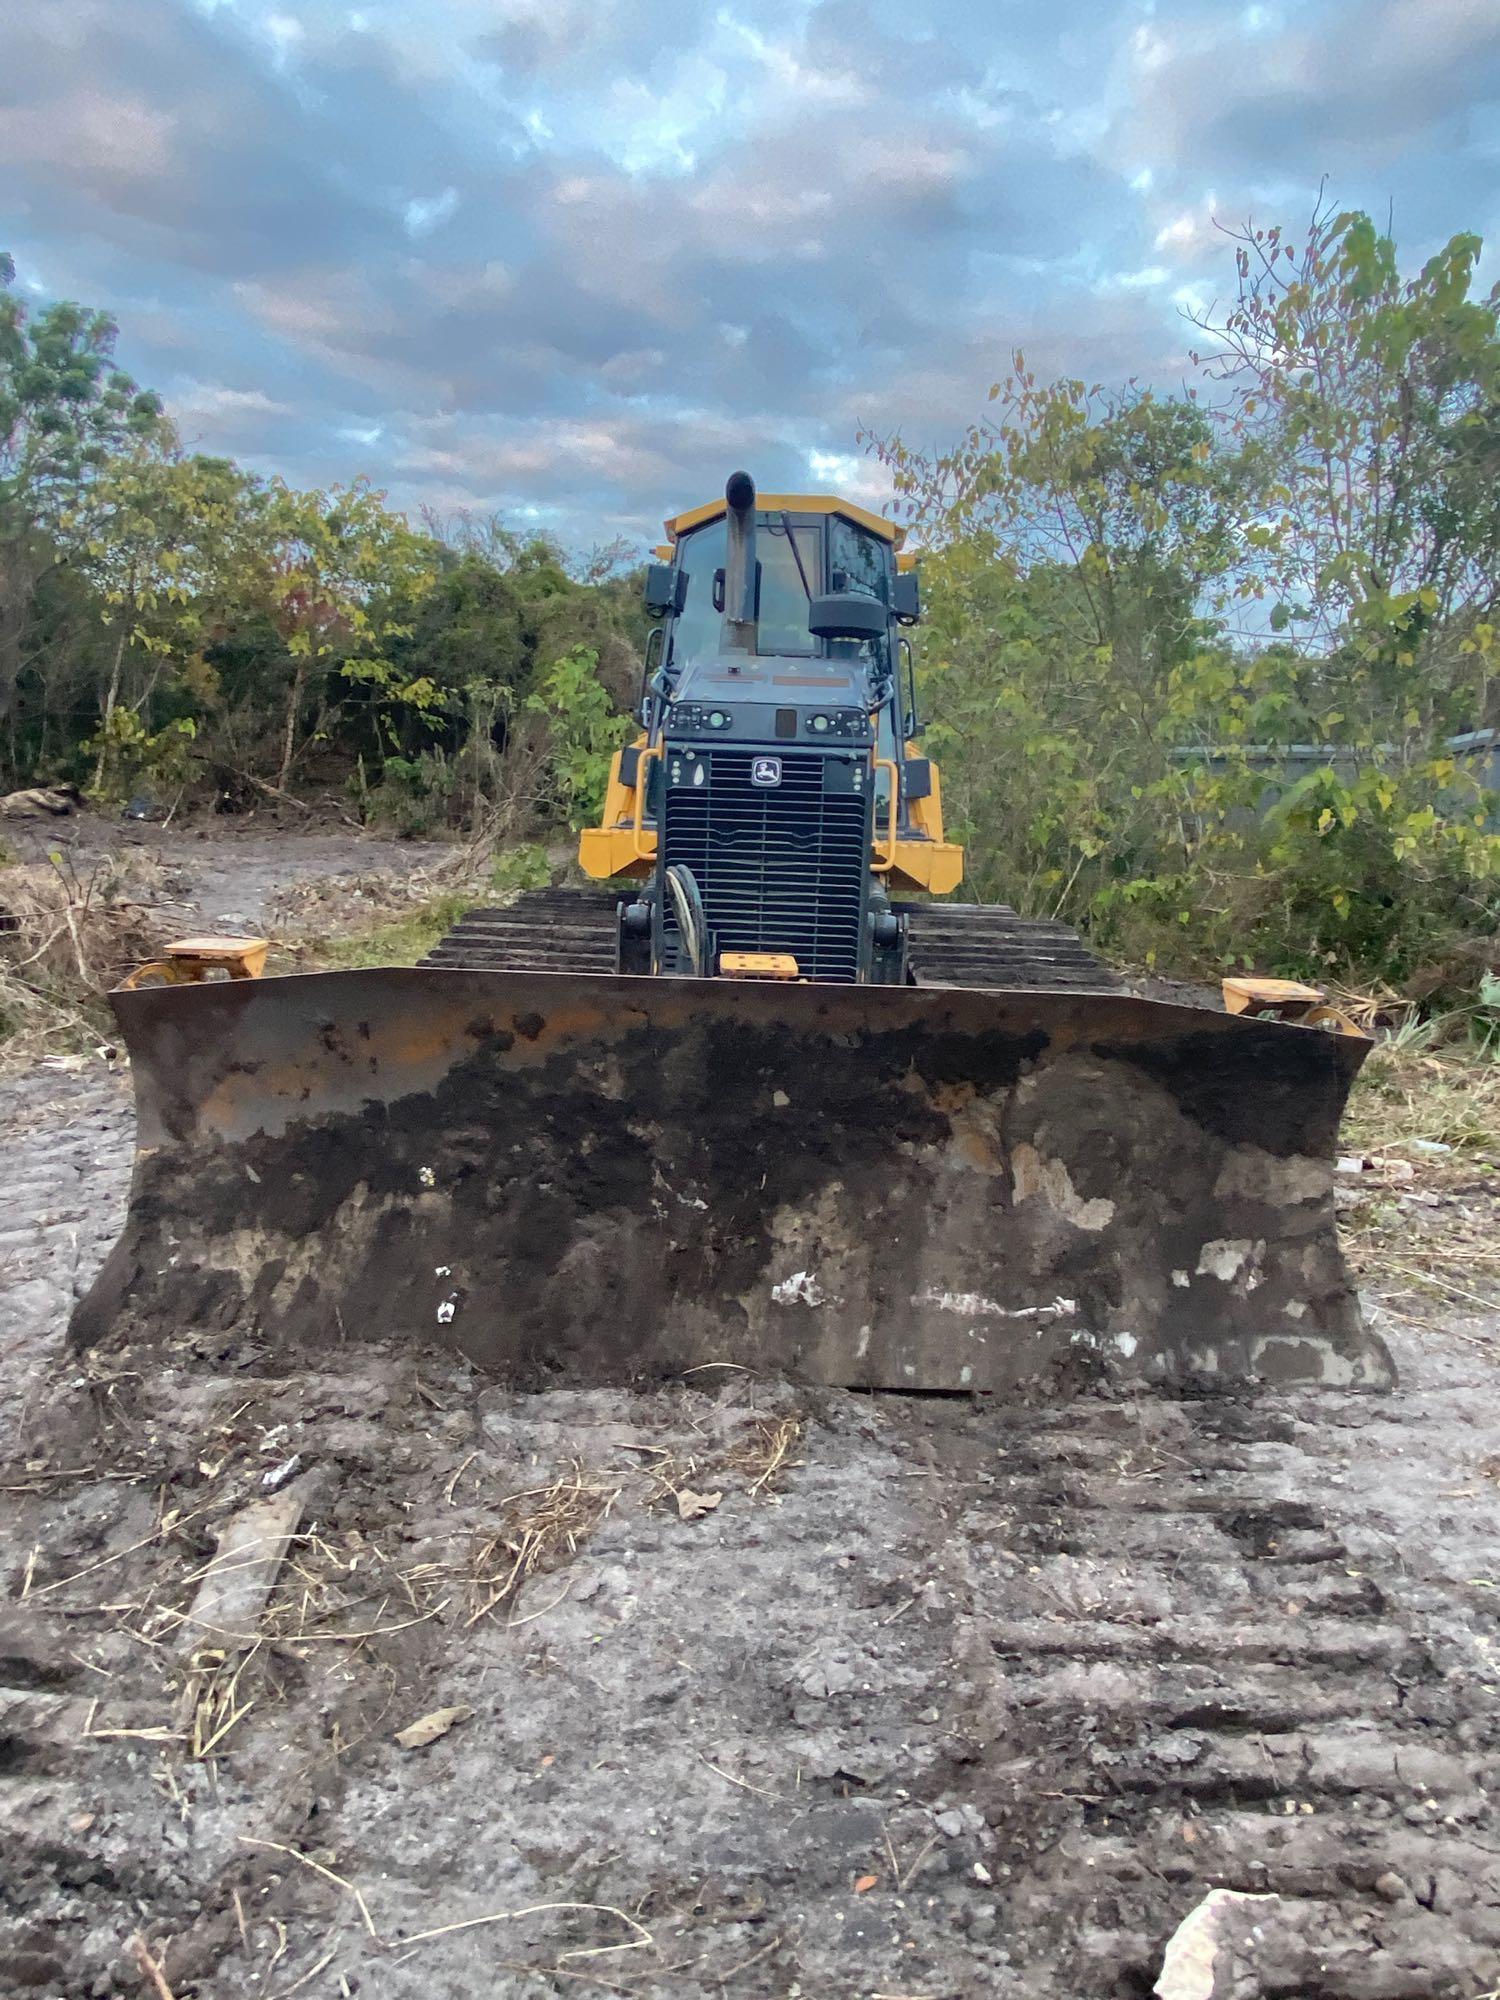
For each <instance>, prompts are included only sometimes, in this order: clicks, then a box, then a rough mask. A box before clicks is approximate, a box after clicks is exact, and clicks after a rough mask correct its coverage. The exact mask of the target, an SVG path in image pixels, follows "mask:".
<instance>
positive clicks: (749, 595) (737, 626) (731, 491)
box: [719, 472, 758, 653]
mask: <svg viewBox="0 0 1500 2000" xmlns="http://www.w3.org/2000/svg"><path fill="white" fill-rule="evenodd" d="M724 501H725V506H726V508H727V509H728V512H727V515H726V525H727V527H728V530H729V544H728V548H727V551H726V553H725V557H724V624H723V627H722V629H721V631H720V634H719V651H720V652H721V653H754V651H755V648H756V617H755V600H756V597H757V595H758V592H757V589H756V582H757V571H756V561H755V481H754V480H753V479H752V478H751V477H750V475H749V473H748V472H731V473H730V475H729V479H728V482H727V483H726V485H725V487H724Z"/></svg>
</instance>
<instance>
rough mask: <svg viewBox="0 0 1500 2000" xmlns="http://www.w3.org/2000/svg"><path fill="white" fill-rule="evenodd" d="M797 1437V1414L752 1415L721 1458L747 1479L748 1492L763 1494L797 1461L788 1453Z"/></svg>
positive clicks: (799, 1436)
mask: <svg viewBox="0 0 1500 2000" xmlns="http://www.w3.org/2000/svg"><path fill="white" fill-rule="evenodd" d="M801 1439H802V1419H801V1418H800V1417H756V1418H755V1419H754V1421H753V1422H752V1423H750V1424H749V1425H748V1426H747V1427H746V1432H745V1436H744V1437H743V1438H742V1439H741V1441H740V1442H739V1443H738V1444H737V1445H736V1446H735V1447H734V1449H733V1450H732V1451H731V1452H730V1454H729V1456H728V1457H727V1458H726V1459H725V1461H724V1464H725V1468H726V1470H727V1471H730V1472H738V1473H740V1474H742V1475H743V1476H744V1477H745V1478H746V1479H748V1481H749V1483H750V1491H751V1493H765V1492H767V1491H769V1490H770V1489H771V1488H772V1487H773V1486H775V1485H776V1484H778V1483H779V1481H780V1480H781V1478H782V1477H783V1476H784V1475H785V1474H786V1473H788V1472H790V1471H791V1470H792V1469H793V1468H794V1467H795V1466H797V1465H798V1464H800V1463H801V1461H800V1460H799V1459H795V1458H793V1456H792V1453H793V1452H794V1451H795V1450H796V1448H797V1446H798V1444H799V1443H800V1442H801Z"/></svg>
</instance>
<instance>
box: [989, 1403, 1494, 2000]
mask: <svg viewBox="0 0 1500 2000" xmlns="http://www.w3.org/2000/svg"><path fill="white" fill-rule="evenodd" d="M1330 1414H1331V1412H1330ZM1226 1415H1227V1416H1228V1419H1229V1420H1228V1422H1227V1423H1226V1422H1221V1421H1220V1419H1221V1417H1223V1416H1226ZM1419 1421H1420V1420H1419ZM1267 1429H1268V1431H1271V1432H1272V1436H1271V1437H1269V1438H1268V1439H1266V1440H1265V1441H1262V1442H1258V1443H1255V1445H1254V1448H1253V1449H1251V1448H1249V1446H1248V1445H1247V1444H1245V1443H1244V1442H1241V1441H1238V1440H1243V1439H1245V1438H1246V1437H1247V1436H1248V1437H1249V1438H1251V1439H1253V1437H1254V1431H1255V1424H1254V1420H1253V1415H1252V1417H1251V1420H1250V1421H1249V1422H1248V1423H1246V1422H1244V1420H1243V1413H1242V1412H1237V1411H1235V1410H1234V1409H1233V1406H1224V1405H1214V1404H1209V1403H1200V1404H1185V1405H1176V1406H1174V1405H1170V1404H1160V1403H1158V1404H1153V1405H1146V1406H1133V1407H1131V1408H1129V1409H1124V1408H1122V1409H1111V1408H1108V1407H1107V1406H1099V1405H1096V1406H1094V1408H1093V1409H1092V1410H1091V1409H1089V1407H1088V1406H1087V1405H1077V1406H1074V1408H1073V1409H1071V1410H1069V1411H1068V1412H1066V1413H1057V1414H1054V1415H1050V1416H1041V1417H1037V1418H1034V1419H1031V1420H1027V1419H1025V1418H1022V1419H1018V1420H1016V1421H1014V1422H1013V1423H1012V1424H1011V1425H1009V1426H1008V1427H1007V1430H1006V1432H1005V1433H1004V1435H1003V1436H1002V1437H1001V1439H1000V1441H999V1450H998V1453H997V1475H996V1480H995V1484H994V1486H993V1487H992V1488H991V1489H990V1490H989V1494H988V1495H987V1499H986V1503H985V1504H984V1505H982V1506H976V1507H973V1508H971V1509H970V1510H968V1511H967V1512H966V1514H965V1516H964V1518H963V1520H962V1522H961V1523H960V1524H959V1530H960V1532H959V1535H958V1537H957V1538H956V1542H955V1550H954V1554H955V1566H956V1570H957V1572H958V1574H959V1575H960V1576H961V1577H962V1581H963V1587H964V1590H965V1595H966V1597H967V1600H968V1603H969V1607H970V1609H969V1615H970V1617H971V1618H972V1620H973V1621H974V1624H975V1627H976V1629H978V1630H979V1631H981V1632H982V1633H983V1635H984V1637H985V1640H986V1643H987V1645H988V1647H989V1649H990V1652H991V1654H992V1656H993V1660H994V1672H993V1676H992V1678H990V1679H989V1680H988V1681H987V1683H986V1684H984V1685H983V1686H982V1687H981V1688H980V1689H979V1690H978V1691H977V1692H978V1699H979V1701H980V1704H981V1706H982V1708H983V1709H984V1711H985V1713H986V1715H987V1717H988V1720H989V1724H990V1727H991V1728H992V1730H993V1732H994V1736H993V1743H992V1749H997V1748H998V1747H999V1745H1001V1744H1002V1743H1003V1745H1004V1747H1005V1751H1006V1754H1007V1756H1009V1757H1011V1758H1012V1760H1014V1757H1015V1755H1016V1754H1017V1753H1019V1754H1020V1755H1021V1756H1022V1757H1023V1758H1024V1759H1025V1760H1026V1765H1027V1769H1026V1777H1025V1783H1024V1785H1020V1784H1017V1783H1016V1781H1015V1775H1014V1772H1013V1770H1012V1771H1011V1772H1009V1773H1008V1775H1007V1782H1006V1783H1005V1785H1004V1786H1003V1787H999V1788H997V1787H996V1786H994V1784H993V1783H992V1782H991V1781H990V1780H989V1779H987V1777H986V1774H985V1772H984V1771H983V1770H982V1769H980V1770H976V1771H975V1773H974V1778H973V1786H972V1791H971V1796H972V1797H973V1798H974V1799H975V1801H976V1802H977V1803H978V1804H979V1805H980V1808H981V1810H983V1811H984V1812H985V1814H986V1817H987V1819H989V1821H990V1823H991V1825H992V1826H995V1827H996V1828H997V1829H998V1828H1003V1829H1005V1831H1006V1834H1007V1837H1008V1841H1009V1847H1010V1852H1009V1855H1008V1858H1007V1860H1006V1861H1005V1862H1004V1863H1002V1864H1001V1865H1002V1868H1003V1869H1004V1870H1005V1875H1004V1882H1005V1894H1006V1897H1007V1900H1008V1902H1009V1903H1010V1906H1011V1910H1012V1913H1013V1917H1014V1918H1015V1919H1017V1920H1019V1921H1021V1922H1023V1923H1024V1924H1025V1925H1026V1927H1027V1928H1028V1930H1029V1931H1030V1934H1031V1935H1032V1936H1033V1937H1035V1938H1036V1939H1037V1940H1038V1943H1039V1945H1041V1947H1042V1948H1041V1949H1040V1950H1039V1951H1038V1952H1037V1955H1036V1957H1035V1958H1034V1959H1033V1960H1032V1963H1031V1965H1030V1967H1029V1970H1028V1983H1027V1986H1026V1991H1027V1992H1028V1993H1036V1994H1042V1993H1046V1994H1049V1995H1050V1994H1052V1993H1054V1992H1055V1993H1056V1994H1058V1995H1059V1996H1061V1995H1062V1994H1063V1993H1066V1992H1069V1991H1071V1992H1074V1993H1081V1992H1087V1993H1090V1994H1096V1995H1118V1996H1121V2000H1124V1996H1128V1995H1132V1994H1144V1993H1146V1992H1147V1991H1149V1987H1150V1982H1151V1979H1152V1978H1153V1977H1154V1974H1155V1969H1156V1968H1157V1966H1159V1963H1160V1951H1161V1945H1162V1941H1163V1939H1164V1937H1165V1935H1166V1934H1168V1933H1169V1932H1170V1930H1171V1929H1172V1928H1173V1927H1174V1925H1175V1923H1176V1922H1177V1921H1178V1920H1180V1919H1181V1917H1183V1916H1185V1915H1186V1914H1187V1912H1188V1911H1189V1910H1190V1909H1191V1908H1193V1907H1194V1906H1195V1904H1196V1903H1197V1902H1198V1901H1199V1900H1200V1899H1201V1897H1202V1896H1203V1895H1204V1894H1206V1892H1207V1891H1208V1890H1209V1889H1210V1888H1213V1887H1221V1886H1222V1887H1230V1888H1236V1889H1243V1890H1246V1891H1250V1892H1253V1893H1259V1894H1267V1893H1270V1894H1275V1895H1279V1896H1281V1897H1283V1898H1286V1899H1288V1900H1287V1904H1286V1906H1285V1907H1284V1908H1282V1909H1278V1911H1277V1913H1276V1916H1275V1918H1274V1920H1273V1919H1269V1918H1268V1920H1267V1923H1268V1930H1269V1933H1270V1936H1269V1942H1268V1944H1267V1947H1266V1952H1267V1963H1266V1967H1265V1982H1266V1983H1265V1985H1264V1988H1263V1990H1264V1991H1265V1992H1267V1993H1296V1994H1307V1995H1318V1996H1326V2000H1407V1996H1410V2000H1416V1997H1417V1996H1425V2000H1433V1996H1438V1995H1444V1996H1448V1995H1452V1996H1460V1995H1471V1994H1474V1993H1477V1992H1479V1991H1481V1990H1483V1989H1484V1988H1485V1987H1487V1986H1489V1985H1491V1984H1493V1981H1494V1976H1495V1972H1496V1969H1497V1966H1500V1955H1497V1947H1500V1843H1497V1842H1496V1839H1495V1835H1496V1822H1495V1814H1494V1809H1493V1804H1492V1798H1491V1793H1492V1789H1493V1787H1494V1785H1495V1782H1496V1779H1497V1775H1500V1728H1497V1723H1496V1707H1495V1699H1494V1690H1493V1688H1492V1686H1490V1685H1487V1684H1486V1683H1485V1682H1483V1681H1481V1680H1477V1679H1476V1678H1475V1677H1474V1676H1473V1675H1472V1674H1471V1673H1469V1672H1468V1671H1467V1670H1466V1667H1465V1665H1464V1663H1461V1662H1459V1661H1456V1660H1453V1659H1444V1658H1443V1657H1442V1655H1443V1654H1444V1653H1445V1652H1446V1651H1447V1650H1448V1649H1447V1647H1446V1645H1445V1642H1444V1641H1443V1639H1442V1638H1441V1637H1438V1639H1437V1643H1436V1644H1434V1643H1432V1642H1431V1638H1430V1635H1429V1634H1428V1633H1427V1632H1426V1631H1425V1630H1424V1625H1425V1622H1426V1621H1425V1619H1424V1616H1423V1612H1422V1608H1421V1600H1422V1598H1423V1594H1424V1593H1423V1590H1422V1588H1421V1587H1420V1584H1419V1583H1418V1581H1417V1580H1416V1579H1414V1578H1409V1577H1406V1576H1403V1574H1402V1573H1401V1571H1400V1569H1399V1568H1397V1569H1396V1570H1395V1571H1394V1574H1392V1575H1390V1576H1388V1577H1386V1578H1383V1579H1377V1578H1375V1577H1372V1576H1371V1575H1369V1574H1368V1573H1367V1564H1366V1562H1365V1561H1364V1560H1362V1559H1361V1558H1359V1557H1358V1556H1356V1555H1355V1554H1353V1553H1352V1552H1351V1550H1350V1547H1349V1545H1348V1542H1347V1540H1346V1536H1345V1532H1344V1528H1343V1525H1342V1523H1341V1521H1340V1519H1339V1517H1338V1516H1337V1514H1336V1513H1335V1512H1334V1511H1333V1509H1331V1508H1329V1507H1328V1506H1326V1505H1324V1504H1321V1503H1320V1501H1318V1500H1307V1499H1302V1498H1298V1497H1294V1496H1296V1495H1297V1494H1298V1493H1299V1492H1306V1491H1316V1490H1317V1489H1318V1488H1319V1487H1320V1486H1326V1484H1327V1480H1328V1477H1329V1475H1330V1474H1332V1473H1333V1471H1334V1464H1333V1463H1332V1462H1330V1461H1331V1454H1330V1451H1329V1445H1330V1439H1331V1437H1332V1436H1336V1433H1332V1432H1331V1431H1330V1430H1329V1429H1326V1428H1314V1427H1313V1426H1310V1425H1305V1424H1299V1423H1294V1424H1293V1425H1292V1426H1291V1431H1290V1435H1289V1436H1288V1435H1286V1434H1283V1436H1282V1438H1281V1440H1280V1441H1277V1440H1276V1438H1275V1436H1274V1426H1271V1425H1268V1426H1267Z"/></svg>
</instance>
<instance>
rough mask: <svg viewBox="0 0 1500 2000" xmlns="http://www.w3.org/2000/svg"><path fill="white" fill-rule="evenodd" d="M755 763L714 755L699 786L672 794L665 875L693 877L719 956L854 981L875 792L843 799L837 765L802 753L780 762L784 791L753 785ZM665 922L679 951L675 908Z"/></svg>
mask: <svg viewBox="0 0 1500 2000" xmlns="http://www.w3.org/2000/svg"><path fill="white" fill-rule="evenodd" d="M752 761H753V759H752V757H751V755H750V753H749V752H746V751H739V750H712V751H709V752H707V753H706V754H705V755H704V758H703V762H704V764H705V766H706V777H705V782H704V783H703V784H702V785H694V786H675V787H671V788H669V789H668V791H667V793H666V804H665V828H664V835H663V848H664V852H665V856H666V862H667V865H669V866H671V865H675V864H679V863H680V864H682V865H684V866H686V867H688V868H690V869H691V870H692V871H693V874H694V876H695V877H696V879H697V882H698V886H699V888H700V889H701V890H702V892H703V907H704V911H705V913H706V915H707V917H708V923H709V928H710V929H711V930H713V931H715V932H716V933H717V936H718V944H719V949H720V950H721V951H789V952H791V953H792V954H793V955H794V956H795V958H796V960H797V964H798V967H799V969H800V970H801V972H802V973H803V975H804V976H805V977H807V978H811V979H824V980H831V981H845V982H852V981H854V980H856V979H857V978H858V977H859V948H860V924H861V917H862V911H863V905H864V892H865V881H866V876H867V873H868V870H869V865H870V829H869V803H868V787H866V789H865V792H864V793H858V792H845V791H836V790H834V789H833V788H832V785H831V784H830V782H829V781H830V779H835V771H834V768H833V766H834V760H833V759H831V758H828V757H822V756H818V755H816V754H807V753H803V754H797V753H793V752H784V753H783V754H782V756H781V783H780V784H779V785H771V786H760V785H752V784H751V782H750V766H751V763H752ZM843 768H844V773H847V768H848V767H847V766H844V767H843ZM835 781H836V779H835ZM664 922H665V928H666V931H667V935H668V937H669V938H673V939H674V940H675V920H674V918H673V917H672V914H671V908H670V899H669V901H668V905H667V908H666V910H665V911H664Z"/></svg>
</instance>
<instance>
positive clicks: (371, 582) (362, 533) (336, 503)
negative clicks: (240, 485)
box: [252, 479, 441, 791]
mask: <svg viewBox="0 0 1500 2000" xmlns="http://www.w3.org/2000/svg"><path fill="white" fill-rule="evenodd" d="M262 526H263V538H262V541H261V543H260V546H259V548H258V549H257V550H256V551H255V553H254V555H253V557H252V564H253V568H254V572H255V575H254V587H256V588H258V589H259V590H261V591H262V592H263V593H264V597H265V601H266V602H267V604H268V605H269V607H270V615H271V618H272V621H273V623H274V625H275V627H276V630H277V632H278V634H279V635H280V638H281V641H282V643H283V645H284V647H285V650H286V654H287V657H288V659H289V661H290V667H291V671H290V675H289V677H288V682H287V687H286V695H285V707H284V711H283V721H282V728H281V753H280V758H279V762H278V766H277V776H276V782H277V784H278V786H279V787H280V788H281V789H282V790H283V791H284V790H285V789H286V787H287V785H288V783H289V781H290V779H291V776H292V768H293V765H294V763H295V761H296V758H297V756H298V753H299V748H300V747H301V744H302V741H303V739H304V735H305V729H304V712H305V710H306V708H307V705H308V696H309V687H310V685H311V684H317V685H318V686H319V690H320V695H321V699H320V701H319V708H318V714H317V716H316V718H315V720H314V725H313V730H312V734H314V735H318V734H321V733H322V732H323V730H324V729H325V728H326V726H327V724H328V722H329V719H330V709H331V707H332V706H336V703H331V702H330V701H329V698H328V695H327V691H326V683H327V677H328V675H329V673H330V672H331V671H332V670H333V669H335V668H337V669H338V670H339V671H340V672H341V673H342V674H343V676H344V677H345V679H346V680H347V681H350V682H356V683H363V684H365V685H366V686H369V687H375V688H378V689H379V690H380V692H381V694H382V696H383V697H384V698H385V699H386V700H388V701H390V702H393V703H399V704H401V705H402V706H404V707H406V708H408V709H410V710H412V711H413V712H415V713H417V714H419V715H430V714H432V713H434V712H435V711H437V710H438V709H439V708H440V706H441V694H440V691H439V689H438V688H437V686H436V684H435V683H434V682H433V681H432V680H431V678H430V676H426V675H420V674H419V675H415V676H409V675H403V674H402V673H401V672H400V671H399V669H398V667H397V666H396V664H395V663H394V661H393V660H392V658H391V655H390V648H391V643H392V641H393V640H395V639H397V638H399V637H402V636H404V635H405V633H406V632H407V630H408V628H407V626H406V625H405V623H404V622H403V619H402V615H401V608H400V607H401V606H403V605H409V604H410V602H411V600H412V598H413V596H415V595H419V594H420V593H421V592H422V591H423V590H425V589H426V588H427V586H428V584H429V583H430V581H431V578H432V576H433V574H434V571H435V551H434V548H433V545H432V543H431V542H430V541H429V540H428V538H427V537H425V536H421V535H417V534H414V533H413V532H412V530H411V529H410V528H409V527H408V526H407V525H406V522H405V521H404V520H403V519H402V517H401V516H400V515H398V514H393V513H391V512H390V511H389V509H388V508H387V507H386V506H385V496H384V494H382V493H378V492H377V491H375V489H374V488H373V487H371V486H370V485H369V484H368V482H366V481H363V480H360V481H356V482H355V483H354V484H353V485H351V486H346V487H341V488H340V487H335V488H331V489H330V490H329V491H328V492H326V493H319V492H314V493H300V492H297V491H295V490H294V489H293V488H292V487H290V486H288V485H286V484H285V482H284V481H282V480H279V479H277V480H273V481H272V482H271V485H270V488H269V490H268V492H267V496H266V503H265V508H264V512H263V515H262Z"/></svg>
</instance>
